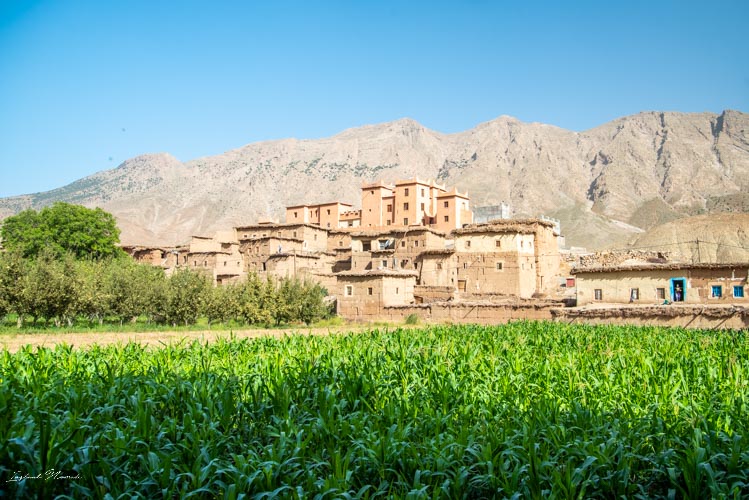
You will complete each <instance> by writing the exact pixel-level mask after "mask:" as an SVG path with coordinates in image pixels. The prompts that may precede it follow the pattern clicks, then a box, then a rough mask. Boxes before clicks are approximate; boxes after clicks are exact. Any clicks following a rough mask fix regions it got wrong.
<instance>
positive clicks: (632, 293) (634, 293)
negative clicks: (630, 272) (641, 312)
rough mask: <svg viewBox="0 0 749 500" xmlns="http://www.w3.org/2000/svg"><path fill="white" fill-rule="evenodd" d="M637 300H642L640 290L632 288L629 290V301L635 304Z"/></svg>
mask: <svg viewBox="0 0 749 500" xmlns="http://www.w3.org/2000/svg"><path fill="white" fill-rule="evenodd" d="M636 300H640V289H639V288H630V289H629V301H630V302H634V301H636Z"/></svg>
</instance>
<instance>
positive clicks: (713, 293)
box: [710, 285, 723, 299]
mask: <svg viewBox="0 0 749 500" xmlns="http://www.w3.org/2000/svg"><path fill="white" fill-rule="evenodd" d="M722 296H723V287H722V286H721V285H713V286H711V287H710V297H712V298H714V299H719V298H721V297H722Z"/></svg>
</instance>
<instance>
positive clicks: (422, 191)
mask: <svg viewBox="0 0 749 500" xmlns="http://www.w3.org/2000/svg"><path fill="white" fill-rule="evenodd" d="M421 196H426V194H424V188H421Z"/></svg>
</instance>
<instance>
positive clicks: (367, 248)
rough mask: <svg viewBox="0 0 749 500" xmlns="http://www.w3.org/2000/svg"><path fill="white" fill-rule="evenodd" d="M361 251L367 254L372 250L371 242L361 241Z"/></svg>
mask: <svg viewBox="0 0 749 500" xmlns="http://www.w3.org/2000/svg"><path fill="white" fill-rule="evenodd" d="M362 250H363V251H365V252H369V251H371V250H372V242H371V241H362Z"/></svg>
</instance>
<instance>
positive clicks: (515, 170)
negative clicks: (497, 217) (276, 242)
mask: <svg viewBox="0 0 749 500" xmlns="http://www.w3.org/2000/svg"><path fill="white" fill-rule="evenodd" d="M413 176H419V177H421V178H427V179H428V178H434V179H437V180H438V181H440V182H444V183H446V184H447V185H449V186H452V185H456V186H457V187H458V188H459V189H460V190H461V191H466V190H467V191H468V192H469V194H470V196H471V200H472V203H473V205H474V206H480V205H489V204H497V203H499V202H502V201H505V202H508V203H510V204H511V205H512V207H513V210H514V212H515V213H516V214H518V215H537V214H542V213H543V214H547V215H552V216H553V215H556V216H558V217H559V218H560V219H561V220H562V228H563V232H564V233H565V234H567V236H568V242H569V243H570V244H573V245H580V246H587V247H589V248H595V247H602V246H606V245H611V244H616V243H619V242H623V241H626V240H629V239H631V238H632V236H633V235H635V234H637V233H639V232H642V231H643V230H646V229H648V228H650V227H653V226H655V225H657V224H661V223H665V222H668V221H671V220H675V219H678V218H681V217H684V216H689V215H695V214H698V213H710V212H713V211H714V212H719V211H726V210H728V211H731V210H733V211H740V212H745V211H747V206H749V198H747V194H746V193H749V115H747V114H744V113H740V112H737V111H725V112H723V113H722V114H720V115H716V114H712V113H698V114H684V113H659V112H647V113H640V114H637V115H633V116H628V117H624V118H621V119H618V120H614V121H612V122H609V123H606V124H604V125H601V126H599V127H596V128H594V129H591V130H588V131H585V132H579V133H577V132H572V131H568V130H564V129H560V128H557V127H553V126H550V125H543V124H538V123H523V122H520V121H518V120H516V119H514V118H511V117H506V116H502V117H499V118H497V119H495V120H492V121H490V122H486V123H482V124H480V125H478V126H477V127H475V128H473V129H471V130H468V131H465V132H460V133H457V134H441V133H439V132H435V131H433V130H429V129H427V128H425V127H423V126H422V125H420V124H419V123H417V122H415V121H413V120H410V119H401V120H397V121H394V122H389V123H383V124H377V125H368V126H364V127H359V128H354V129H349V130H345V131H343V132H341V133H339V134H337V135H335V136H333V137H330V138H325V139H320V140H296V139H286V140H279V141H268V142H260V143H254V144H249V145H247V146H244V147H241V148H239V149H235V150H232V151H228V152H226V153H223V154H220V155H216V156H210V157H205V158H198V159H195V160H192V161H188V162H185V163H181V162H179V161H178V160H176V159H175V158H173V157H172V156H170V155H167V154H153V155H143V156H139V157H137V158H133V159H131V160H128V161H126V162H124V163H123V164H121V165H120V166H119V167H117V168H115V169H113V170H107V171H103V172H99V173H97V174H94V175H92V176H89V177H86V178H84V179H81V180H79V181H76V182H74V183H72V184H70V185H68V186H65V187H63V188H60V189H56V190H53V191H49V192H47V193H39V194H34V195H25V196H20V197H14V198H6V199H2V200H0V217H4V216H8V215H10V214H13V213H16V212H18V211H19V210H22V209H24V208H28V207H35V208H39V207H41V206H43V205H45V204H48V203H51V202H53V201H56V200H62V201H69V202H75V203H81V204H84V205H88V206H94V205H95V206H101V207H102V208H104V209H105V210H109V211H111V212H112V213H114V214H115V216H116V217H117V218H118V221H119V222H120V225H121V228H122V230H123V237H122V239H123V242H125V243H145V244H156V243H160V244H167V243H179V242H184V241H186V240H187V239H188V238H189V236H190V235H191V234H195V233H206V232H211V231H214V230H216V229H219V228H222V227H227V226H231V225H235V224H241V223H249V222H253V221H255V220H256V219H257V218H258V217H263V216H275V217H277V218H278V217H281V216H282V213H283V212H282V209H283V207H284V206H286V205H291V204H297V203H303V202H309V203H315V202H323V201H331V200H342V201H348V202H351V203H354V205H357V203H358V201H359V187H360V185H361V183H362V182H364V181H371V180H377V179H385V180H391V181H392V180H396V179H401V178H408V177H413Z"/></svg>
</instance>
